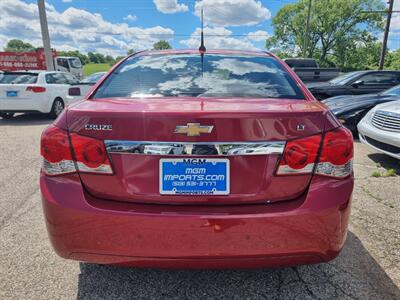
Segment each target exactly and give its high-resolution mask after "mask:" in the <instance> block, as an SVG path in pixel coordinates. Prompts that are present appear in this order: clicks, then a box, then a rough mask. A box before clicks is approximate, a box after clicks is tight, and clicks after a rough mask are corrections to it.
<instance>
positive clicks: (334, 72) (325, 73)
mask: <svg viewBox="0 0 400 300" xmlns="http://www.w3.org/2000/svg"><path fill="white" fill-rule="evenodd" d="M284 61H285V63H287V65H288V66H289V67H291V68H292V69H293V71H295V72H296V74H297V76H299V77H300V79H301V80H303V82H320V81H328V80H331V79H333V78H335V77H337V76H339V74H340V69H339V68H320V67H319V65H318V62H317V61H316V60H315V59H313V58H286V59H285V60H284Z"/></svg>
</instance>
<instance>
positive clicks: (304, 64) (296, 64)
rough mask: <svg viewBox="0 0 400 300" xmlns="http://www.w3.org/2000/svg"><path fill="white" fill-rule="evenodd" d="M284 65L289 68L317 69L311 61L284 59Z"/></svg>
mask: <svg viewBox="0 0 400 300" xmlns="http://www.w3.org/2000/svg"><path fill="white" fill-rule="evenodd" d="M285 63H287V65H288V66H289V67H291V68H318V65H317V62H316V61H315V60H313V59H286V60H285Z"/></svg>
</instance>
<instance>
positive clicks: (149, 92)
mask: <svg viewBox="0 0 400 300" xmlns="http://www.w3.org/2000/svg"><path fill="white" fill-rule="evenodd" d="M163 96H164V97H184V96H189V97H221V98H231V97H247V98H286V99H304V95H303V93H302V92H301V90H300V88H299V87H298V85H297V84H296V82H295V81H294V80H293V79H292V78H291V77H290V76H289V74H288V73H287V72H286V70H285V69H284V68H283V67H282V66H281V64H280V63H279V62H278V61H276V60H275V59H274V58H271V57H263V56H259V57H258V56H245V55H243V56H236V55H235V56H232V55H214V54H206V55H204V57H203V58H202V57H201V56H200V55H199V54H179V55H149V56H139V57H131V58H129V59H127V60H126V61H125V62H123V63H122V64H121V65H120V66H119V67H118V68H117V69H116V70H114V71H113V73H112V74H111V75H110V76H109V77H108V78H107V79H106V81H105V82H103V84H102V85H101V86H100V87H99V89H98V90H97V91H96V93H95V95H94V97H93V98H116V97H119V98H138V97H140V98H143V97H163Z"/></svg>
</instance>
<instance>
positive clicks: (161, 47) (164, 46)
mask: <svg viewBox="0 0 400 300" xmlns="http://www.w3.org/2000/svg"><path fill="white" fill-rule="evenodd" d="M153 49H154V50H166V49H172V47H171V45H170V44H169V43H168V42H167V41H165V40H161V41H158V42H157V43H154V45H153Z"/></svg>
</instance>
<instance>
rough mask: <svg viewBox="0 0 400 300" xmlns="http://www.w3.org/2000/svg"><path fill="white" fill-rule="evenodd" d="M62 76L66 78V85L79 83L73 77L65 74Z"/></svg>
mask: <svg viewBox="0 0 400 300" xmlns="http://www.w3.org/2000/svg"><path fill="white" fill-rule="evenodd" d="M63 75H64V77H65V78H66V81H67V83H68V84H78V83H79V80H78V79H77V78H76V77H75V76H73V75H71V74H69V73H65V74H63Z"/></svg>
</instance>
